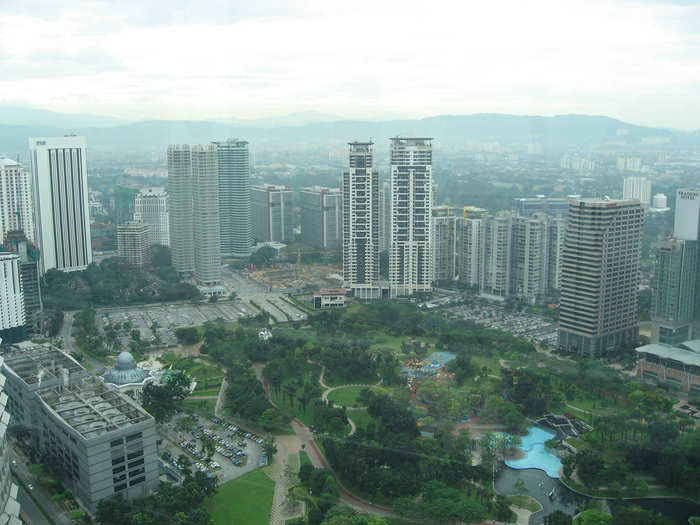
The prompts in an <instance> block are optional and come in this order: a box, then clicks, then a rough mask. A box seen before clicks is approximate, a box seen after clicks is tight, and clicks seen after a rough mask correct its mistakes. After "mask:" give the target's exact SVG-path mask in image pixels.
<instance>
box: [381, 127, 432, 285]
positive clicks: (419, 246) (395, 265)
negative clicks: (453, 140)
mask: <svg viewBox="0 0 700 525" xmlns="http://www.w3.org/2000/svg"><path fill="white" fill-rule="evenodd" d="M390 166H391V248H390V250H389V285H390V287H391V295H392V297H397V296H407V295H413V294H414V293H416V292H419V293H420V292H430V291H431V290H432V283H433V276H434V268H433V250H432V245H431V230H432V213H431V209H432V205H433V147H432V139H431V138H402V137H395V138H392V139H391V145H390Z"/></svg>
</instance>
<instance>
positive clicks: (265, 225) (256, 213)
mask: <svg viewBox="0 0 700 525" xmlns="http://www.w3.org/2000/svg"><path fill="white" fill-rule="evenodd" d="M251 202H252V205H251V206H252V208H251V209H252V213H253V234H254V237H255V240H256V241H258V242H287V243H288V242H293V241H294V190H292V188H291V187H290V186H281V185H273V184H262V185H256V186H253V187H252V188H251Z"/></svg>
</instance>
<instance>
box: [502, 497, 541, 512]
mask: <svg viewBox="0 0 700 525" xmlns="http://www.w3.org/2000/svg"><path fill="white" fill-rule="evenodd" d="M508 503H510V504H511V505H515V506H516V507H520V508H521V509H526V510H529V511H530V512H538V511H540V510H542V505H541V504H540V502H539V501H537V500H536V499H535V498H533V497H531V496H523V495H515V496H510V497H509V498H508Z"/></svg>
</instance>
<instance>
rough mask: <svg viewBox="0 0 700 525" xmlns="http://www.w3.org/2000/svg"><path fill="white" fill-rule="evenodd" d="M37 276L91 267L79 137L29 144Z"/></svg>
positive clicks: (82, 142) (35, 140)
mask: <svg viewBox="0 0 700 525" xmlns="http://www.w3.org/2000/svg"><path fill="white" fill-rule="evenodd" d="M29 152H30V160H31V167H32V179H33V181H32V182H33V186H34V210H35V221H36V224H35V230H36V238H35V240H36V241H37V243H38V245H39V249H40V250H41V261H40V267H41V273H42V274H43V273H45V272H46V271H48V270H50V269H52V268H57V269H59V270H64V271H73V270H84V269H85V268H87V266H88V264H90V263H91V262H92V248H91V243H90V213H89V207H88V185H87V160H86V145H85V137H77V136H74V135H68V136H65V137H42V138H30V139H29Z"/></svg>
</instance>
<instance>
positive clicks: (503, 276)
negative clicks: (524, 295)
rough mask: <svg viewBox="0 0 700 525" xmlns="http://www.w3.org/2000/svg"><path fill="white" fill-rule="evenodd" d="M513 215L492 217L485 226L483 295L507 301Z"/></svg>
mask: <svg viewBox="0 0 700 525" xmlns="http://www.w3.org/2000/svg"><path fill="white" fill-rule="evenodd" d="M512 241H513V214H512V213H510V212H507V211H502V212H498V213H497V214H496V215H492V216H490V217H489V218H488V220H487V221H486V222H485V224H484V275H483V277H482V279H481V294H482V295H484V296H485V297H489V298H493V299H501V300H502V299H505V298H506V297H508V296H510V293H511V277H510V269H511V247H512Z"/></svg>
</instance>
